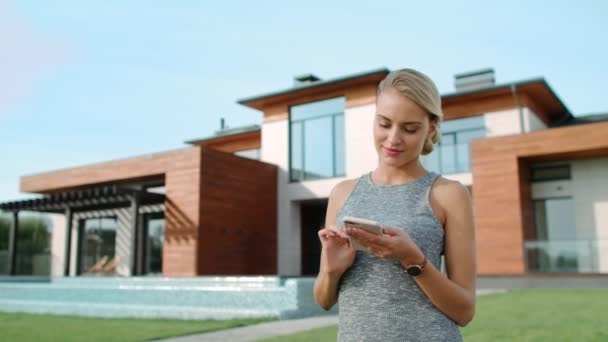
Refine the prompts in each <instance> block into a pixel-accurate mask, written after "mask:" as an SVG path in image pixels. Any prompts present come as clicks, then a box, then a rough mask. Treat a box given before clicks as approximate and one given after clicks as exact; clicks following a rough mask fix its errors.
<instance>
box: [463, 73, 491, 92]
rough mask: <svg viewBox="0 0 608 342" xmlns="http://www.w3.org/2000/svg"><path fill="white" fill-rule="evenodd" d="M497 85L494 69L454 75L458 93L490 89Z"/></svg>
mask: <svg viewBox="0 0 608 342" xmlns="http://www.w3.org/2000/svg"><path fill="white" fill-rule="evenodd" d="M495 84H496V79H495V77H494V69H491V68H490V69H482V70H476V71H470V72H464V73H461V74H456V75H454V88H455V89H456V91H469V90H477V89H483V88H489V87H492V86H494V85H495Z"/></svg>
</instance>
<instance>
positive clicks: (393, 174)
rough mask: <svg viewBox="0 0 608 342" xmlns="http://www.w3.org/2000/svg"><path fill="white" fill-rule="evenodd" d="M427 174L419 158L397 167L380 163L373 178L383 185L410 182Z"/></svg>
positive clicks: (373, 173)
mask: <svg viewBox="0 0 608 342" xmlns="http://www.w3.org/2000/svg"><path fill="white" fill-rule="evenodd" d="M426 174H427V171H426V170H425V169H424V167H423V166H422V164H421V163H420V160H419V159H416V160H414V161H412V162H411V163H408V164H405V165H402V166H399V167H395V166H391V165H384V164H380V165H378V167H377V168H376V170H374V171H373V172H372V179H373V180H374V181H375V182H376V183H378V184H383V185H394V184H401V183H405V182H409V181H412V180H415V179H418V178H420V177H423V176H424V175H426Z"/></svg>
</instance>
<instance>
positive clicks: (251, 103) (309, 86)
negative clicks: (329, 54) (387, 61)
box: [237, 67, 390, 108]
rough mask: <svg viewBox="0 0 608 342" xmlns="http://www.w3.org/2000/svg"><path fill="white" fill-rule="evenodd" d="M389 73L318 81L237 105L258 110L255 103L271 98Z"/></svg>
mask: <svg viewBox="0 0 608 342" xmlns="http://www.w3.org/2000/svg"><path fill="white" fill-rule="evenodd" d="M389 72H390V70H389V69H388V68H386V67H382V68H378V69H374V70H369V71H364V72H360V73H356V74H351V75H347V76H342V77H337V78H332V79H328V80H321V81H317V82H312V83H305V84H302V85H296V86H293V87H291V88H288V89H283V90H279V91H276V92H272V93H266V94H261V95H255V96H252V97H247V98H243V99H240V100H237V103H239V104H242V105H245V106H249V107H253V108H257V107H256V106H255V105H254V103H256V102H260V101H264V100H268V99H270V98H274V97H278V96H283V95H288V94H294V93H297V92H301V91H308V90H312V89H317V88H322V87H326V86H329V85H336V84H339V83H346V82H349V81H352V80H356V79H360V78H366V77H369V76H376V75H382V76H384V75H387V74H388V73H389Z"/></svg>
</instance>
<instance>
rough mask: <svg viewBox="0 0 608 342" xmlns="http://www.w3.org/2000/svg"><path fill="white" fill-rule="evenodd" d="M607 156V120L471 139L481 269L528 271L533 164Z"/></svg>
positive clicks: (531, 230) (505, 272) (514, 271)
mask: <svg viewBox="0 0 608 342" xmlns="http://www.w3.org/2000/svg"><path fill="white" fill-rule="evenodd" d="M601 156H608V123H606V122H605V123H596V124H587V125H579V126H570V127H562V128H553V129H549V130H544V131H537V132H532V133H528V134H522V135H515V136H504V137H496V138H488V139H481V140H477V141H475V142H473V144H472V164H473V184H474V185H473V198H474V201H473V203H474V208H475V225H476V229H477V251H478V272H479V274H482V275H491V274H503V275H504V274H523V273H525V259H524V236H525V237H526V238H531V237H533V235H532V234H533V230H534V227H533V224H534V223H533V208H532V201H531V195H530V194H531V190H530V180H529V170H528V167H529V164H530V163H532V162H536V161H538V160H543V161H550V160H552V161H557V160H573V159H580V158H590V157H601Z"/></svg>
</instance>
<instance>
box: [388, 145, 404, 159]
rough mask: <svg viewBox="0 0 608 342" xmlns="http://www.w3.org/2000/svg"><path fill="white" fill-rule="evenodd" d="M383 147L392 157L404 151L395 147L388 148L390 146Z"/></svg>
mask: <svg viewBox="0 0 608 342" xmlns="http://www.w3.org/2000/svg"><path fill="white" fill-rule="evenodd" d="M383 148H384V150H385V151H386V154H388V155H389V156H391V157H394V156H397V155H399V153H401V152H403V151H400V150H394V149H392V148H388V147H383Z"/></svg>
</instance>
